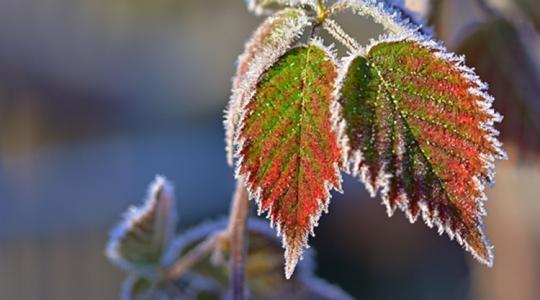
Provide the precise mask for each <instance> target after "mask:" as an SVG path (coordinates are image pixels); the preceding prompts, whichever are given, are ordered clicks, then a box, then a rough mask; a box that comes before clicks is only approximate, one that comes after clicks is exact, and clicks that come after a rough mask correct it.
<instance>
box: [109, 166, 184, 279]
mask: <svg viewBox="0 0 540 300" xmlns="http://www.w3.org/2000/svg"><path fill="white" fill-rule="evenodd" d="M176 221H177V217H176V209H175V202H174V196H173V193H172V187H171V185H170V184H169V183H168V182H167V180H166V179H165V178H163V177H160V176H158V177H156V179H155V181H154V182H153V183H152V184H151V185H150V189H149V193H148V198H147V200H146V201H145V202H144V204H143V205H142V206H140V207H131V208H130V209H129V210H128V211H127V212H126V213H125V216H124V221H122V222H121V223H120V224H119V225H118V226H117V227H116V228H114V229H113V231H112V232H111V237H110V241H109V244H108V246H107V251H106V254H107V256H108V258H109V259H110V260H111V261H112V262H113V263H115V264H117V265H119V266H120V267H122V268H124V269H126V270H128V271H143V272H146V271H153V270H155V269H156V268H157V267H159V265H160V263H161V258H162V255H163V252H164V250H165V249H166V248H167V246H168V244H169V242H170V240H171V238H172V236H173V234H174V230H175V227H176Z"/></svg>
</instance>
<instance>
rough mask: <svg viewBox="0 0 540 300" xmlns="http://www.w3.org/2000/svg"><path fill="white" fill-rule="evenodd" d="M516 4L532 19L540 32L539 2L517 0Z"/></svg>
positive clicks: (535, 0)
mask: <svg viewBox="0 0 540 300" xmlns="http://www.w3.org/2000/svg"><path fill="white" fill-rule="evenodd" d="M515 4H516V5H517V6H518V7H520V8H521V10H522V11H523V13H525V14H526V15H527V16H528V17H529V18H530V19H531V21H532V23H533V24H534V26H535V27H536V30H539V31H540V5H538V0H516V1H515Z"/></svg>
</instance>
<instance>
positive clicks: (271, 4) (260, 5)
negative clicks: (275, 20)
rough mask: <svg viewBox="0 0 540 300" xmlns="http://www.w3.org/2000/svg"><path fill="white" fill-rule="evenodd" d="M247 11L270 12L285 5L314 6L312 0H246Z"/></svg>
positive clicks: (256, 12) (257, 13)
mask: <svg viewBox="0 0 540 300" xmlns="http://www.w3.org/2000/svg"><path fill="white" fill-rule="evenodd" d="M246 4H247V6H248V9H249V11H252V12H254V13H255V14H256V15H268V14H272V13H274V12H276V11H278V10H280V9H284V8H287V7H301V6H304V5H309V6H314V5H315V1H314V0H246Z"/></svg>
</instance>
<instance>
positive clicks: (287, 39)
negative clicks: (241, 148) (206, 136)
mask: <svg viewBox="0 0 540 300" xmlns="http://www.w3.org/2000/svg"><path fill="white" fill-rule="evenodd" d="M308 25H309V19H308V17H307V16H306V14H305V12H304V11H303V10H300V9H294V8H288V9H284V10H282V11H280V12H278V13H276V14H275V15H273V16H272V17H269V18H268V19H266V20H265V21H264V22H263V23H262V24H261V25H260V26H259V28H258V29H257V31H255V33H254V34H253V36H252V37H251V39H250V40H249V42H248V43H247V44H246V46H245V50H244V53H243V54H242V55H241V56H240V57H239V58H238V66H237V71H236V76H235V77H234V79H233V88H232V95H231V99H230V101H229V105H228V107H227V111H226V113H225V121H224V123H225V130H226V137H225V139H226V144H227V159H228V162H229V164H230V165H232V163H233V154H234V147H233V141H234V137H235V135H236V134H237V128H238V126H237V125H238V121H239V119H240V117H241V116H240V108H241V107H243V105H245V102H246V101H247V100H249V98H250V97H251V96H252V95H253V93H254V91H255V86H256V84H257V81H258V79H259V77H260V76H261V75H262V74H263V73H264V72H265V71H266V70H267V69H268V68H269V67H270V66H271V65H272V64H273V63H275V62H276V61H277V60H278V58H279V57H281V56H282V55H283V54H285V52H287V50H289V49H290V48H291V47H292V46H293V44H294V42H296V40H297V39H298V37H299V36H300V35H301V34H302V32H303V30H304V28H305V27H306V26H308Z"/></svg>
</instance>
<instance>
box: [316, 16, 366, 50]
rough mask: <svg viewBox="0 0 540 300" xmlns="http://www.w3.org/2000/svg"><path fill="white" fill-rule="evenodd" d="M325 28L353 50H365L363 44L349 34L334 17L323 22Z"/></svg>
mask: <svg viewBox="0 0 540 300" xmlns="http://www.w3.org/2000/svg"><path fill="white" fill-rule="evenodd" d="M323 28H324V29H325V30H326V31H328V33H330V34H331V35H332V36H333V37H334V38H335V39H336V40H338V41H340V42H341V43H342V44H343V45H345V46H346V47H347V48H348V49H349V50H350V51H352V52H355V53H356V52H361V51H363V48H362V46H360V45H359V44H358V43H357V42H356V40H355V39H354V38H352V37H351V36H350V35H348V34H347V33H346V32H345V31H344V30H343V28H341V26H339V25H338V24H337V23H336V21H334V20H332V19H326V20H325V22H324V23H323Z"/></svg>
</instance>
